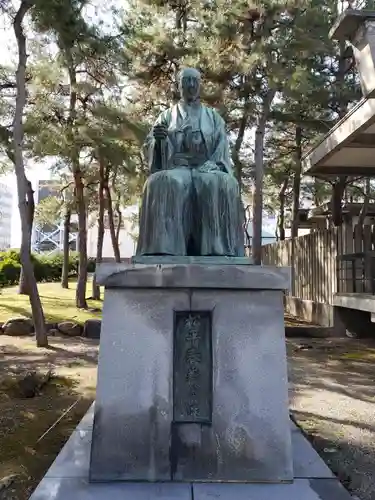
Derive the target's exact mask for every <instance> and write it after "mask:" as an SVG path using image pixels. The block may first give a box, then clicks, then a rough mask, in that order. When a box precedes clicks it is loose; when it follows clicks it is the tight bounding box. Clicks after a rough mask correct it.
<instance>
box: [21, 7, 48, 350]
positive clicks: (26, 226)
mask: <svg viewBox="0 0 375 500" xmlns="http://www.w3.org/2000/svg"><path fill="white" fill-rule="evenodd" d="M31 7H32V3H29V2H25V1H22V2H21V5H20V7H19V9H18V11H17V14H16V16H15V18H14V22H13V29H14V33H15V36H16V40H17V46H18V66H17V72H16V84H17V96H16V109H15V113H14V121H13V143H14V160H15V161H14V167H15V173H16V178H17V191H18V207H19V211H20V218H21V230H22V240H21V252H20V256H21V264H22V268H23V273H24V277H25V281H26V284H27V288H28V291H29V297H30V305H31V312H32V317H33V322H34V328H35V334H36V343H37V346H38V347H46V346H48V337H47V332H46V325H45V320H44V313H43V308H42V303H41V301H40V297H39V292H38V286H37V283H36V280H35V275H34V268H33V265H32V262H31V253H30V246H31V232H30V211H29V207H28V205H27V203H28V202H27V196H28V184H27V179H26V175H25V166H24V162H23V149H22V148H23V122H22V117H23V112H24V108H25V104H26V79H25V73H26V62H27V54H26V38H25V35H24V32H23V26H22V24H23V19H24V17H25V15H26V13H27V12H28V10H29V9H30V8H31Z"/></svg>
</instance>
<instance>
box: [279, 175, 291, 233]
mask: <svg viewBox="0 0 375 500" xmlns="http://www.w3.org/2000/svg"><path fill="white" fill-rule="evenodd" d="M288 183H289V179H288V178H286V179H284V182H283V185H282V186H281V189H280V192H279V218H278V224H277V228H278V233H279V240H281V241H284V240H285V192H286V190H287V187H288Z"/></svg>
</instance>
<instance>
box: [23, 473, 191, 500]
mask: <svg viewBox="0 0 375 500" xmlns="http://www.w3.org/2000/svg"><path fill="white" fill-rule="evenodd" d="M191 494H192V493H191V486H190V485H189V484H171V483H164V484H163V483H111V484H106V483H102V484H95V483H91V484H90V483H89V482H88V480H87V479H82V478H74V479H72V478H61V477H60V478H57V477H54V478H50V477H47V478H44V479H43V481H42V482H41V483H40V485H39V486H38V488H37V489H36V491H35V492H34V494H33V495H32V496H31V499H30V500H191Z"/></svg>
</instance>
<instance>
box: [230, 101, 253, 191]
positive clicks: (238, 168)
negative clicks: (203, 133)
mask: <svg viewBox="0 0 375 500" xmlns="http://www.w3.org/2000/svg"><path fill="white" fill-rule="evenodd" d="M249 107H250V106H249V97H248V96H247V97H246V99H245V104H244V109H243V112H242V117H241V121H240V126H239V129H238V134H237V138H236V142H235V144H234V147H233V150H232V161H233V164H234V173H235V176H236V178H237V181H238V184H239V187H240V192H241V191H242V163H241V160H240V150H241V147H242V143H243V140H244V136H245V131H246V127H247V122H248V117H249Z"/></svg>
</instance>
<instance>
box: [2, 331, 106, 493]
mask: <svg viewBox="0 0 375 500" xmlns="http://www.w3.org/2000/svg"><path fill="white" fill-rule="evenodd" d="M97 354H98V347H97V342H95V341H90V340H88V339H81V338H79V339H75V338H63V337H61V338H59V337H54V338H51V339H50V347H49V348H48V349H37V348H36V347H35V339H33V338H26V339H25V338H24V339H22V338H12V337H6V336H0V450H1V452H0V499H1V500H2V499H6V500H27V499H28V498H29V496H30V494H31V492H32V491H33V489H34V488H35V487H36V485H37V484H38V483H39V481H40V480H41V479H42V477H43V475H44V474H45V472H46V471H47V469H48V468H49V466H50V465H51V463H52V462H53V460H54V459H55V457H56V455H57V454H58V452H59V451H60V449H61V448H62V446H63V444H64V443H65V441H66V440H67V439H68V437H69V436H70V434H71V433H72V432H73V430H74V429H75V427H76V425H77V424H78V422H79V421H80V420H81V418H82V416H83V415H84V414H85V412H86V411H87V409H88V407H89V405H90V404H91V402H92V400H93V398H94V395H95V386H96V363H97ZM49 369H51V370H53V373H54V376H53V377H52V378H51V380H50V381H49V383H48V384H47V385H46V386H45V387H44V388H43V389H42V390H41V392H40V393H39V394H37V395H36V396H35V397H33V398H25V397H24V394H23V393H22V390H21V387H20V383H19V381H20V380H21V379H22V378H23V377H24V376H25V374H27V373H28V372H34V371H35V372H37V373H46V372H47V371H48V370H49ZM73 404H75V406H74V407H73V408H72V410H71V411H69V413H68V414H67V415H66V416H65V417H64V418H63V419H62V420H61V422H60V423H59V424H58V425H56V427H55V428H53V429H52V430H51V431H50V432H48V433H47V435H46V436H45V437H43V439H41V440H40V441H39V442H38V440H39V439H40V437H41V436H42V435H43V434H44V433H45V432H46V431H47V430H48V429H49V428H50V426H52V425H53V424H54V423H55V422H56V420H57V419H58V418H59V417H60V416H61V415H62V414H63V413H64V412H65V411H66V410H67V409H68V408H69V407H71V406H72V405H73ZM4 478H6V479H5V481H3V482H2V480H4ZM8 479H9V480H8ZM4 483H5V485H7V484H8V483H10V484H9V486H7V487H6V488H5V487H2V484H4Z"/></svg>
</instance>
